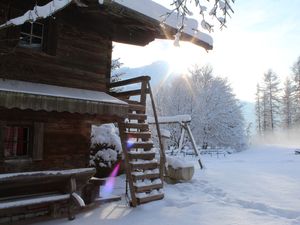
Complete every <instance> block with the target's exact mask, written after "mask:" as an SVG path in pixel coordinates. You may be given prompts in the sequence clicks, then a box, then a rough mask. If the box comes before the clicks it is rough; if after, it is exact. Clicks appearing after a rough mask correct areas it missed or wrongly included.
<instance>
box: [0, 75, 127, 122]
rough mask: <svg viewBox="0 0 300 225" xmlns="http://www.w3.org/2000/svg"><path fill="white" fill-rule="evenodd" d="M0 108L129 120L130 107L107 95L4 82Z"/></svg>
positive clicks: (0, 81)
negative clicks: (107, 116) (127, 118)
mask: <svg viewBox="0 0 300 225" xmlns="http://www.w3.org/2000/svg"><path fill="white" fill-rule="evenodd" d="M0 107H4V108H7V109H13V108H17V109H22V110H25V109H31V110H34V111H41V110H42V111H47V112H69V113H80V114H90V115H98V116H99V115H110V116H117V117H123V118H124V117H125V116H126V115H127V112H128V104H127V103H126V102H123V101H121V100H119V99H117V98H114V97H112V96H110V95H108V94H106V93H104V92H98V91H90V90H83V89H77V88H68V87H60V86H55V85H47V84H39V83H31V82H24V81H16V80H3V79H0Z"/></svg>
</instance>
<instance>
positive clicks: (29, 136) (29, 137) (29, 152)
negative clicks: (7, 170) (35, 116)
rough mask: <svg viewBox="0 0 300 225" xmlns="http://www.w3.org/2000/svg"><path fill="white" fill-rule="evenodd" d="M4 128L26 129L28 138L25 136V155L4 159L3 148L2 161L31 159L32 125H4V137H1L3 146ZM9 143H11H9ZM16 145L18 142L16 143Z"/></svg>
mask: <svg viewBox="0 0 300 225" xmlns="http://www.w3.org/2000/svg"><path fill="white" fill-rule="evenodd" d="M6 127H18V128H28V134H27V135H28V136H27V138H26V139H27V140H26V144H27V151H26V155H20V156H18V155H15V156H9V157H6V156H5V147H3V156H4V159H5V160H11V159H28V158H31V156H32V152H33V149H32V148H33V132H34V130H33V126H32V124H28V125H27V124H18V123H16V124H15V123H9V124H6V125H5V126H4V127H3V128H4V132H3V133H4V137H3V145H4V146H5V143H6V141H5V128H6ZM9 142H11V141H9ZM17 143H18V141H17Z"/></svg>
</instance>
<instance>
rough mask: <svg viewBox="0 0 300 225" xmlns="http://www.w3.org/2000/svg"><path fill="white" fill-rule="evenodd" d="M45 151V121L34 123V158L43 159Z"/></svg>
mask: <svg viewBox="0 0 300 225" xmlns="http://www.w3.org/2000/svg"><path fill="white" fill-rule="evenodd" d="M43 152H44V123H37V122H36V123H34V124H33V149H32V160H43Z"/></svg>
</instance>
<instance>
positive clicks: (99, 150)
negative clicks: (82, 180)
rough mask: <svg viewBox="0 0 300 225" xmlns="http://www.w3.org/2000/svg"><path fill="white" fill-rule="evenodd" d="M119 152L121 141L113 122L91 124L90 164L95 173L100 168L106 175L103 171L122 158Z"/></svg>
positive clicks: (120, 151) (98, 172)
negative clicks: (97, 124) (99, 124)
mask: <svg viewBox="0 0 300 225" xmlns="http://www.w3.org/2000/svg"><path fill="white" fill-rule="evenodd" d="M121 153H122V147H121V141H120V137H119V135H118V129H117V128H116V127H115V126H114V124H103V125H101V126H94V125H93V126H92V135H91V148H90V166H93V167H95V168H96V169H97V174H101V170H102V171H103V173H104V176H107V174H105V171H110V170H111V169H112V168H113V167H114V165H115V164H116V162H118V161H119V160H121V159H122V155H121Z"/></svg>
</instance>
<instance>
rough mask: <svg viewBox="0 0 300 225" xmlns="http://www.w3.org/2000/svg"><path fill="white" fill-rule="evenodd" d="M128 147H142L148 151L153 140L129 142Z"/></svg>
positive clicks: (151, 146)
mask: <svg viewBox="0 0 300 225" xmlns="http://www.w3.org/2000/svg"><path fill="white" fill-rule="evenodd" d="M130 148H143V149H144V150H145V151H149V150H150V149H152V148H153V142H136V143H131V145H130Z"/></svg>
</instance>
